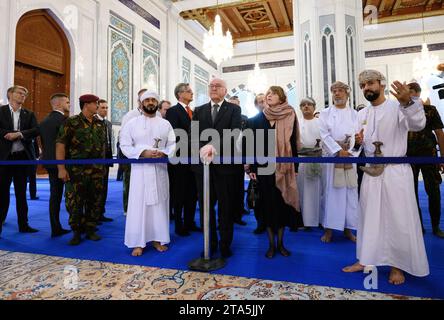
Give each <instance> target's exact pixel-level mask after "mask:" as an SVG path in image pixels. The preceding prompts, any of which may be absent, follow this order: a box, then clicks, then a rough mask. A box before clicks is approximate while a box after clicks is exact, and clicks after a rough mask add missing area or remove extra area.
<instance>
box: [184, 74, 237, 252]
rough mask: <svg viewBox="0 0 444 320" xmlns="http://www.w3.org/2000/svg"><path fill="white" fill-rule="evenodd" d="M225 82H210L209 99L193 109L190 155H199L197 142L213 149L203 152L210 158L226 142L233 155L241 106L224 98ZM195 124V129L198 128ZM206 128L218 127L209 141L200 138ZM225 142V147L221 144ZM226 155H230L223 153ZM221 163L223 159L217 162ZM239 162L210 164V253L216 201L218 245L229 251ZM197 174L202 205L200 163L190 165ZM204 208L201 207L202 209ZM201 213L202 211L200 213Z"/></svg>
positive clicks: (214, 235)
mask: <svg viewBox="0 0 444 320" xmlns="http://www.w3.org/2000/svg"><path fill="white" fill-rule="evenodd" d="M226 94H227V86H226V83H225V81H223V80H221V79H217V78H214V79H213V80H212V81H211V82H210V85H209V96H210V99H211V101H210V102H209V103H207V104H204V105H202V106H200V107H198V108H196V109H195V110H194V114H193V122H192V124H191V132H190V133H191V148H192V156H193V157H196V156H199V154H196V151H197V153H199V150H195V147H194V146H195V145H196V144H197V143H198V149H200V151H201V153H206V152H205V151H206V150H209V149H211V150H213V151H210V152H208V153H207V154H206V156H207V157H209V158H210V159H211V157H212V156H214V149H216V152H217V154H218V156H220V157H224V153H223V150H224V149H226V148H227V147H226V146H231V155H235V152H234V150H235V145H236V141H237V138H238V137H239V134H240V129H241V110H240V108H239V107H238V106H236V105H233V104H232V103H229V102H227V101H225V99H224V98H225V96H226ZM196 127H198V130H197V128H196ZM207 129H213V130H215V131H217V133H218V136H217V137H216V136H213V137H212V139H211V141H210V142H208V141H201V139H200V134H201V133H202V131H204V130H207ZM224 129H228V130H230V129H231V130H233V129H238V134H236V135H235V136H233V137H231V138H230V139H224V137H223V130H224ZM195 131H197V132H199V136H198V137H197V135H196V137H195V136H194V135H193V132H195ZM223 146H225V147H223ZM202 148H203V149H202ZM225 156H229V155H227V154H225ZM220 163H222V161H221V162H220ZM225 163H226V162H225ZM240 166H242V165H235V164H231V163H230V164H211V166H210V176H211V177H210V228H211V231H210V234H211V241H210V244H211V246H210V249H211V253H214V252H215V251H216V250H217V245H218V237H217V232H216V212H215V209H214V206H215V204H216V202H217V203H218V222H219V235H220V242H219V247H220V251H221V255H222V257H223V258H228V257H230V256H231V255H232V252H231V249H230V246H231V243H232V241H233V221H234V204H235V201H236V197H237V196H236V194H235V191H236V189H235V188H233V186H234V185H235V184H236V174H238V172H239V167H240ZM193 170H194V172H195V176H196V184H197V190H198V195H199V207H200V208H203V166H202V164H200V165H193ZM202 212H203V210H201V213H202ZM201 217H202V214H201ZM201 221H202V218H201Z"/></svg>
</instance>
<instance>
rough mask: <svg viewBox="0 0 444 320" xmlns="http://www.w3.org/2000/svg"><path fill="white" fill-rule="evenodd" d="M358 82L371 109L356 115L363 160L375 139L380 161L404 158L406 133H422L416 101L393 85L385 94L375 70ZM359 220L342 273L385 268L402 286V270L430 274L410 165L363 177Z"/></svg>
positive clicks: (370, 154)
mask: <svg viewBox="0 0 444 320" xmlns="http://www.w3.org/2000/svg"><path fill="white" fill-rule="evenodd" d="M359 84H360V87H361V89H362V91H363V93H364V96H365V98H366V99H367V100H368V101H370V106H368V107H366V108H365V109H363V110H361V111H360V112H359V115H358V124H359V130H360V131H359V133H358V134H357V135H356V140H357V142H358V143H360V144H361V143H362V145H363V147H364V150H365V156H366V157H373V156H374V153H375V145H374V144H373V143H374V142H376V141H379V142H382V143H383V145H382V147H381V151H382V153H383V155H384V156H385V157H405V155H406V153H407V136H408V132H409V131H414V132H418V131H421V130H422V129H424V127H425V124H426V117H425V114H424V107H423V105H422V102H421V101H420V99H418V98H415V97H410V92H409V87H408V86H407V85H406V83H404V84H402V83H400V82H399V81H395V82H394V83H393V84H392V86H391V87H392V89H393V91H391V93H392V94H393V95H394V96H395V97H396V99H397V101H396V100H388V99H386V98H385V96H384V90H385V86H386V79H385V77H384V75H382V74H381V73H380V72H379V71H375V70H366V71H363V72H362V73H361V74H360V75H359ZM360 207H361V216H360V219H359V222H358V235H357V238H358V242H357V258H358V260H359V261H358V262H357V263H355V264H354V265H352V266H349V267H346V268H344V269H343V271H344V272H357V271H362V270H364V266H366V265H372V266H390V267H391V272H390V276H389V282H390V283H391V284H394V285H400V284H402V283H404V282H405V277H404V272H407V273H410V274H412V275H414V276H417V277H425V276H427V275H428V274H429V264H428V261H427V255H426V251H425V247H424V239H423V236H422V231H421V222H420V220H419V214H418V207H417V205H416V199H415V187H414V183H413V173H412V168H411V166H410V165H409V164H407V163H405V164H389V165H385V166H384V169H383V171H382V173H381V174H380V175H378V176H370V175H369V174H367V173H365V174H364V178H363V180H362V186H361V198H360Z"/></svg>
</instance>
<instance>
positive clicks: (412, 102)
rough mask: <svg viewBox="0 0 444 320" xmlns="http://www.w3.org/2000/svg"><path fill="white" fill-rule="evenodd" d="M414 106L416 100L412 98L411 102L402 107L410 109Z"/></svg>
mask: <svg viewBox="0 0 444 320" xmlns="http://www.w3.org/2000/svg"><path fill="white" fill-rule="evenodd" d="M414 104H415V100H414V99H413V98H410V101H409V102H408V103H407V104H406V105H403V104H401V106H403V107H404V108H408V107H410V106H412V105H414Z"/></svg>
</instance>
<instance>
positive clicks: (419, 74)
mask: <svg viewBox="0 0 444 320" xmlns="http://www.w3.org/2000/svg"><path fill="white" fill-rule="evenodd" d="M422 35H423V44H422V50H421V56H420V57H417V58H415V59H414V60H413V70H412V71H413V77H414V78H415V79H416V81H418V82H419V83H420V84H421V87H422V89H423V90H422V94H421V98H422V99H423V100H425V99H427V98H428V97H429V94H430V88H429V87H428V85H427V80H429V78H430V76H431V75H432V74H433V73H435V72H436V66H437V65H438V64H439V58H438V57H437V56H436V55H433V54H430V52H429V48H428V47H427V43H426V41H425V32H424V15H423V17H422Z"/></svg>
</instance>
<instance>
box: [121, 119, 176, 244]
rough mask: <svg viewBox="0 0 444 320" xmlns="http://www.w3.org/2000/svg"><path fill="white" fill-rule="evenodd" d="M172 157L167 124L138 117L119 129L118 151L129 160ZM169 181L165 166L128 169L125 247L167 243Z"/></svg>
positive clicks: (172, 140)
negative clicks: (152, 154) (146, 154)
mask: <svg viewBox="0 0 444 320" xmlns="http://www.w3.org/2000/svg"><path fill="white" fill-rule="evenodd" d="M154 139H162V140H161V141H160V143H159V145H158V146H159V148H158V149H159V150H160V151H162V152H163V153H165V154H166V155H168V156H171V155H173V154H174V150H175V147H176V137H175V135H174V131H173V128H172V127H171V124H170V123H169V122H168V121H166V120H164V119H162V118H160V117H157V116H156V117H154V118H149V117H146V116H138V117H136V118H134V119H132V120H130V121H129V122H128V123H127V124H126V125H125V126H124V127H123V129H122V132H121V141H120V147H121V149H122V152H123V154H125V156H127V157H128V158H129V159H139V158H140V155H141V154H142V153H143V151H144V150H154V145H155V140H154ZM169 219H170V214H169V180H168V170H167V164H166V163H156V164H151V163H144V164H132V165H131V182H130V193H129V199H128V213H127V217H126V227H125V245H126V246H128V247H129V248H136V247H140V248H144V247H145V246H146V244H147V243H148V242H151V241H158V242H160V243H161V244H167V243H169V242H170V230H169V229H170V228H169V224H170V221H169Z"/></svg>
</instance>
